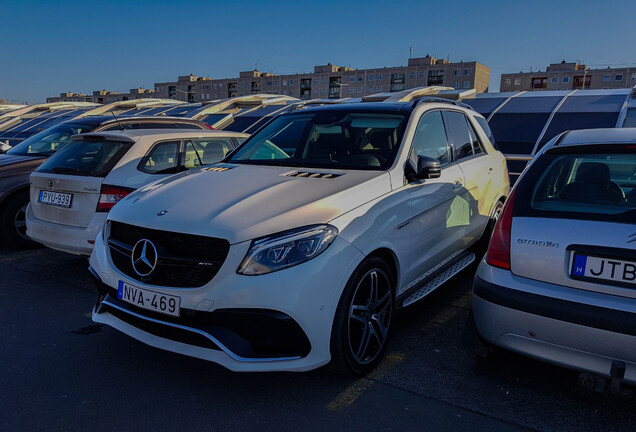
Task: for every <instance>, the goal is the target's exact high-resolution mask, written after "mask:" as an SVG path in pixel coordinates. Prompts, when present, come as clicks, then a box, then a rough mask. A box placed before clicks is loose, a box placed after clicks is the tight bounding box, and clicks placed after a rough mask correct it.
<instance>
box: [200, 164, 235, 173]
mask: <svg viewBox="0 0 636 432" xmlns="http://www.w3.org/2000/svg"><path fill="white" fill-rule="evenodd" d="M232 168H236V167H234V166H230V165H212V166H209V167H207V168H203V170H204V171H210V172H224V171H227V170H231V169H232Z"/></svg>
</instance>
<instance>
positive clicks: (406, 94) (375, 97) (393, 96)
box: [362, 86, 455, 102]
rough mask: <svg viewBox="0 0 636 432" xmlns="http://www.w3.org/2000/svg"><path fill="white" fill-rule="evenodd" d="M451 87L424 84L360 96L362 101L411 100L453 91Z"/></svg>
mask: <svg viewBox="0 0 636 432" xmlns="http://www.w3.org/2000/svg"><path fill="white" fill-rule="evenodd" d="M453 90H455V89H454V88H452V87H443V86H426V87H415V88H412V89H407V90H402V91H399V92H392V93H376V94H372V95H368V96H363V97H362V102H411V101H413V99H417V98H419V97H422V96H430V95H436V94H438V93H439V92H441V91H453Z"/></svg>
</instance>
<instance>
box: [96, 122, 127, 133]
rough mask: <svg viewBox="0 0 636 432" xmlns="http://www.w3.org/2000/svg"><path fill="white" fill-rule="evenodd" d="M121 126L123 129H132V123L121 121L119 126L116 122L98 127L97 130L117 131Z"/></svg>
mask: <svg viewBox="0 0 636 432" xmlns="http://www.w3.org/2000/svg"><path fill="white" fill-rule="evenodd" d="M122 128H123V129H124V130H128V129H132V125H131V124H130V123H123V122H122V123H121V126H120V125H119V124H117V123H115V124H113V125H110V126H107V127H105V128H98V130H99V131H100V132H107V131H118V130H122Z"/></svg>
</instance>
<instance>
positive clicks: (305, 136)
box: [230, 110, 408, 170]
mask: <svg viewBox="0 0 636 432" xmlns="http://www.w3.org/2000/svg"><path fill="white" fill-rule="evenodd" d="M407 121H408V114H406V113H398V112H369V111H365V112H352V111H347V110H325V111H320V112H311V113H309V112H307V113H297V114H296V113H295V114H290V115H285V116H281V117H279V118H278V119H276V120H274V121H273V122H272V123H270V124H269V125H267V126H266V127H265V128H264V129H262V130H261V131H260V132H258V133H256V134H255V135H253V136H252V137H251V138H250V139H249V140H248V141H247V142H246V143H245V144H244V145H243V146H242V147H240V148H239V150H238V151H236V152H235V153H234V155H233V156H232V158H231V159H230V162H238V163H252V164H258V165H281V166H294V167H316V168H335V169H338V168H340V169H358V170H384V169H387V168H389V167H390V166H391V165H392V164H393V161H394V159H395V156H396V154H397V150H398V147H399V146H400V142H401V140H402V134H403V133H404V128H405V126H406V123H407Z"/></svg>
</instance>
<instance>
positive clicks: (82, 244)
mask: <svg viewBox="0 0 636 432" xmlns="http://www.w3.org/2000/svg"><path fill="white" fill-rule="evenodd" d="M107 216H108V213H97V212H96V213H95V214H94V215H93V218H92V219H91V221H90V223H89V224H88V226H87V227H75V226H69V225H61V224H57V223H53V222H47V221H43V220H41V219H37V218H36V217H35V216H34V215H33V210H31V206H28V207H27V215H26V225H27V236H29V238H31V239H32V240H35V241H36V242H38V243H42V244H43V245H44V246H47V247H50V248H51V249H57V250H60V251H62V252H67V253H72V254H75V255H86V256H88V255H90V254H91V252H92V251H93V243H94V242H95V238H96V237H97V235H98V234H99V232H100V231H101V229H102V227H103V226H104V222H105V221H106V217H107Z"/></svg>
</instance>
